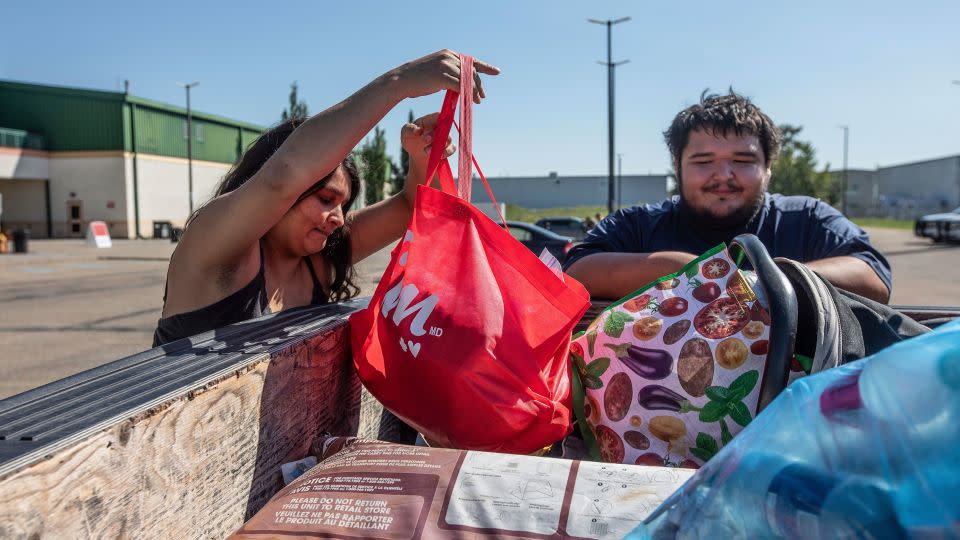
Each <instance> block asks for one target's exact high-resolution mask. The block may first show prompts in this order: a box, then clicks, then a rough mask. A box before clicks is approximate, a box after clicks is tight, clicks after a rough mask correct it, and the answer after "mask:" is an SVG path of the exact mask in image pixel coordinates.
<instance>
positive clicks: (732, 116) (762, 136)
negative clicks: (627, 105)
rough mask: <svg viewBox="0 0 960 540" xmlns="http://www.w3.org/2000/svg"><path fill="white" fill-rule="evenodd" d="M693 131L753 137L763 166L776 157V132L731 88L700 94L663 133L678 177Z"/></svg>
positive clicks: (778, 133) (775, 127)
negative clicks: (758, 141) (719, 92)
mask: <svg viewBox="0 0 960 540" xmlns="http://www.w3.org/2000/svg"><path fill="white" fill-rule="evenodd" d="M696 130H703V131H706V132H708V133H712V134H713V135H716V136H725V135H727V134H728V133H730V132H733V133H735V134H736V135H737V136H742V135H744V134H748V135H754V136H755V137H757V139H759V140H760V146H761V147H762V148H763V157H764V159H765V161H766V164H767V165H769V164H771V163H773V160H775V159H777V154H779V153H780V138H781V135H780V129H779V128H778V127H777V125H776V124H774V123H773V120H771V119H770V117H769V116H767V115H766V114H764V112H763V111H761V110H760V108H759V107H757V106H756V105H754V104H753V102H751V101H750V99H749V98H746V97H744V96H741V95H740V94H737V93H736V92H734V91H733V89H732V88H731V89H730V90H729V93H728V94H726V95H717V94H707V91H706V90H704V91H703V94H701V95H700V103H697V104H696V105H692V106H690V107H687V108H686V109H684V110H682V111H680V112H679V113H678V114H677V116H676V117H674V119H673V122H671V124H670V127H669V128H667V130H666V131H665V132H663V138H664V139H666V141H667V148H669V149H670V156H671V157H672V158H673V162H674V164H676V166H677V167H678V170H677V172H678V173H679V172H680V170H679V167H680V158H681V156H682V155H683V149H684V148H686V147H687V142H689V140H690V132H691V131H696Z"/></svg>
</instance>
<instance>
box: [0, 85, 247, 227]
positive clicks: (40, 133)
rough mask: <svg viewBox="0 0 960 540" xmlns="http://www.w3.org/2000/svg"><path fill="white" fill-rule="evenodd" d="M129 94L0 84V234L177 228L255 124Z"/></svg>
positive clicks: (210, 188) (237, 152) (207, 192)
mask: <svg viewBox="0 0 960 540" xmlns="http://www.w3.org/2000/svg"><path fill="white" fill-rule="evenodd" d="M192 126H193V129H192V131H193V152H192V154H193V159H192V163H193V167H192V170H193V179H192V183H193V189H192V192H191V189H190V186H189V184H190V180H189V175H188V167H187V163H188V160H187V140H188V137H187V111H186V109H184V108H181V107H176V106H173V105H167V104H165V103H159V102H156V101H151V100H147V99H143V98H140V97H136V96H133V95H130V94H128V93H125V92H105V91H99V90H84V89H77V88H64V87H57V86H47V85H37V84H25V83H21V82H13V81H3V80H0V195H2V200H0V204H2V214H0V226H2V227H3V230H10V229H18V228H28V229H30V231H31V235H32V236H33V237H34V238H53V237H57V238H62V237H81V236H83V235H84V233H85V232H86V224H87V223H89V222H90V221H104V222H106V223H107V225H108V226H109V228H110V234H111V236H113V237H114V238H137V237H147V238H149V237H152V236H153V232H154V225H155V224H156V223H164V222H169V223H170V224H171V225H172V226H176V227H181V226H183V224H184V223H185V221H186V219H187V217H188V216H189V214H190V207H191V198H192V204H193V207H194V208H197V207H199V206H200V205H202V204H203V203H204V202H205V201H207V200H208V199H209V198H210V196H211V194H212V193H213V189H214V187H215V186H216V184H217V182H218V181H219V180H220V178H221V177H222V176H223V175H224V173H226V172H227V170H229V169H230V166H231V165H232V164H233V163H234V162H235V161H236V160H237V158H238V157H239V156H240V155H241V153H242V152H243V150H244V149H245V148H246V147H247V145H249V144H250V143H251V142H252V141H254V140H255V139H256V138H257V137H258V136H259V135H260V134H261V133H262V132H263V130H264V128H263V127H261V126H258V125H254V124H250V123H246V122H240V121H237V120H231V119H228V118H222V117H219V116H215V115H212V114H206V113H202V112H193V113H192Z"/></svg>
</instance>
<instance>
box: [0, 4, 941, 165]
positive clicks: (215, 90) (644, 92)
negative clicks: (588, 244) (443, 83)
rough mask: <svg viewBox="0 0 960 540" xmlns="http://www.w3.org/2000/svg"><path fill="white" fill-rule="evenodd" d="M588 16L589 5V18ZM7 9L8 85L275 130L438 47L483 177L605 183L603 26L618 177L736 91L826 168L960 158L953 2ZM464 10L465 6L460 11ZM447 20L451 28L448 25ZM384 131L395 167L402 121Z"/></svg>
mask: <svg viewBox="0 0 960 540" xmlns="http://www.w3.org/2000/svg"><path fill="white" fill-rule="evenodd" d="M588 4H593V6H594V7H588ZM458 5H460V6H467V5H469V4H468V3H465V2H414V1H409V2H387V1H379V2H373V1H371V2H362V1H354V2H334V1H319V0H317V1H311V2H262V1H261V2H255V3H254V2H214V1H205V0H199V1H198V0H194V1H192V2H180V1H166V2H162V3H151V4H149V7H148V5H147V4H143V3H140V2H114V1H109V2H108V1H98V2H63V1H54V2H14V3H10V4H8V5H6V6H5V7H4V8H3V19H4V21H3V24H2V26H3V29H4V30H3V36H4V40H3V41H4V46H3V47H2V52H0V78H5V79H15V80H23V81H30V82H39V83H49V84H59V85H68V86H79V87H87V88H98V89H106V90H117V89H120V88H121V85H122V80H123V79H129V80H130V83H131V91H132V93H134V94H136V95H139V96H143V97H146V98H151V99H156V100H161V101H165V102H169V103H175V104H182V103H183V100H184V97H183V90H182V89H180V88H178V87H177V86H176V83H177V82H186V81H193V80H199V81H200V83H201V84H200V86H199V87H197V88H195V89H194V94H193V103H194V107H195V108H197V109H199V110H203V111H206V112H211V113H216V114H220V115H224V116H228V117H232V118H237V119H241V120H246V121H250V122H256V123H259V124H264V125H267V124H271V123H274V122H276V121H277V120H279V116H280V112H281V111H282V110H283V108H284V107H285V105H286V103H287V94H288V91H289V85H290V82H291V81H293V80H297V81H298V82H299V84H300V88H301V95H302V97H303V98H304V99H305V100H306V102H307V104H308V105H309V107H310V110H311V111H312V112H318V111H319V110H321V109H323V108H325V107H327V106H329V105H332V104H333V103H335V102H337V101H339V100H340V99H342V98H343V97H345V96H347V95H348V94H350V93H351V92H353V91H354V90H356V89H357V88H359V87H361V86H362V85H364V84H365V83H366V82H368V81H369V80H370V79H372V78H374V77H375V76H377V75H379V74H380V73H382V72H383V71H386V70H387V69H389V68H391V67H394V66H395V65H398V64H400V63H402V62H404V61H406V60H408V59H411V58H415V57H418V56H422V55H423V54H426V53H429V52H432V51H434V50H436V49H439V48H443V47H449V48H451V49H455V50H462V51H465V52H468V53H471V54H473V55H474V56H477V57H479V58H482V59H484V60H487V61H489V62H491V63H493V64H496V65H498V66H499V67H500V68H501V69H502V70H503V73H502V75H501V76H500V77H497V78H495V79H489V80H488V81H487V83H486V88H487V94H488V96H489V99H488V100H486V101H485V102H484V104H483V105H481V106H480V107H478V108H477V109H476V110H475V118H476V120H475V131H474V133H475V135H474V140H475V143H474V150H475V153H476V155H477V156H478V158H479V160H480V163H481V165H483V166H484V169H485V172H487V173H488V174H490V175H512V176H520V175H543V174H546V173H547V172H548V171H558V172H559V173H560V174H605V173H606V148H607V128H606V126H607V123H606V122H607V120H606V107H607V105H606V71H605V69H606V68H604V67H603V66H600V65H598V64H596V61H597V60H604V59H605V56H606V41H605V29H604V28H603V27H601V26H598V25H593V24H589V23H587V22H586V19H587V18H589V17H592V18H599V19H605V18H617V17H622V16H631V17H633V20H632V21H630V22H627V23H624V24H621V25H619V26H617V27H615V28H614V47H613V52H614V60H623V59H629V60H630V63H629V64H626V65H625V66H623V67H621V68H618V70H617V111H618V112H617V150H618V152H622V153H623V170H624V173H647V172H653V173H662V172H664V171H665V170H666V169H667V167H668V166H669V158H668V154H667V151H666V148H665V146H664V144H663V141H662V137H661V132H662V131H663V129H665V127H666V126H667V125H668V124H669V122H670V120H671V118H672V117H673V115H674V114H676V112H677V111H679V110H680V109H681V108H683V107H685V106H687V105H689V104H691V103H693V102H694V101H696V100H697V98H698V96H699V95H700V92H701V91H702V90H703V89H704V88H711V89H714V90H724V89H726V88H727V87H728V86H731V85H732V86H733V87H734V88H735V89H736V90H738V91H740V92H742V93H745V94H747V95H748V96H750V97H752V98H753V99H754V101H755V102H756V103H757V104H758V105H760V106H761V107H762V108H763V109H764V110H765V111H766V112H767V113H768V114H770V115H771V116H772V117H773V119H774V120H775V121H776V122H778V123H792V124H799V125H802V126H803V127H804V130H803V133H802V137H803V138H805V139H807V140H810V141H812V142H813V143H814V146H815V147H816V149H817V152H818V158H819V160H820V163H821V164H823V163H825V162H829V163H831V165H832V167H833V168H839V167H840V165H841V163H842V140H843V136H842V131H841V130H840V129H838V127H837V126H838V125H840V124H848V125H849V126H850V166H851V167H874V166H876V165H877V164H880V165H889V164H895V163H901V162H906V161H913V160H922V159H929V158H934V157H940V156H944V155H951V154H957V153H960V136H958V133H957V126H958V124H960V86H957V85H953V84H951V81H952V80H955V79H960V30H958V26H957V21H960V2H957V1H956V0H942V1H932V2H923V1H920V2H909V3H908V2H903V1H902V0H901V1H888V0H873V1H849V2H837V1H835V0H834V1H821V0H816V1H810V2H792V3H791V4H790V5H789V6H783V3H781V2H770V1H769V0H768V1H755V2H717V1H712V2H693V1H687V2H649V1H646V2H640V1H633V2H626V1H620V2H614V1H610V2H593V3H588V2H573V1H570V2H560V1H540V0H537V1H521V0H513V1H501V0H485V1H484V2H478V3H475V4H474V7H472V8H470V9H469V11H470V12H469V13H464V14H462V15H457V13H456V11H455V8H454V6H458ZM464 10H465V11H466V9H465V8H464ZM442 11H444V12H446V13H442ZM440 101H441V97H440V96H439V95H435V96H431V97H427V98H421V99H418V100H415V101H407V102H404V103H401V104H400V106H399V107H398V108H397V109H395V110H394V111H393V112H392V113H391V114H389V115H388V116H387V117H386V118H385V119H384V121H383V122H382V123H381V126H383V127H384V128H386V129H387V132H388V136H389V139H388V143H389V151H390V152H391V153H393V154H396V153H397V152H398V144H399V136H398V133H399V128H400V125H401V124H402V123H403V121H404V120H405V119H406V115H407V111H408V110H410V109H413V110H414V111H415V113H417V114H418V115H420V114H424V113H427V112H430V111H433V110H436V109H438V108H439V105H440Z"/></svg>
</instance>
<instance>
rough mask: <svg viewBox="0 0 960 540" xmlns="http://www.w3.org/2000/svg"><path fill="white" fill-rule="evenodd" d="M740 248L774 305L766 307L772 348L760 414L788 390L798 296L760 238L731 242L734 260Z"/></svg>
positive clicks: (745, 236)
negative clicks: (781, 393)
mask: <svg viewBox="0 0 960 540" xmlns="http://www.w3.org/2000/svg"><path fill="white" fill-rule="evenodd" d="M738 249H739V250H740V251H741V252H742V253H743V254H744V255H745V256H746V258H747V260H748V261H749V262H750V264H751V265H752V266H753V270H754V271H755V272H756V274H757V280H758V283H757V284H758V286H759V287H760V288H761V293H762V295H763V298H764V299H765V300H766V301H767V303H769V304H770V305H769V306H764V307H766V308H767V311H768V312H769V313H770V347H769V349H768V351H767V366H766V369H765V370H764V372H763V381H762V382H761V384H760V398H759V400H758V401H757V412H760V411H762V410H763V409H764V408H765V407H766V406H767V405H769V404H770V402H771V401H773V400H774V398H776V397H777V396H778V395H779V394H780V392H782V391H783V389H784V388H786V387H787V378H788V376H789V374H790V360H791V358H792V357H793V347H794V342H795V341H796V338H797V295H796V292H795V291H794V290H793V286H792V285H791V284H790V281H789V280H788V279H787V276H786V275H784V273H783V272H781V271H780V269H779V268H777V265H776V263H774V262H773V259H772V258H771V257H770V254H769V253H767V248H766V247H764V245H763V244H762V243H761V242H760V239H759V238H757V237H756V236H754V235H752V234H741V235H739V236H737V237H736V238H734V239H733V241H732V242H731V243H730V255H731V256H732V257H733V258H734V260H736V259H738V258H739V257H738V255H737V250H738ZM761 305H762V304H761Z"/></svg>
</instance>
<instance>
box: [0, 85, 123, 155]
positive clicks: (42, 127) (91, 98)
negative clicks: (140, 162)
mask: <svg viewBox="0 0 960 540" xmlns="http://www.w3.org/2000/svg"><path fill="white" fill-rule="evenodd" d="M118 96H122V94H112V93H110V92H95V91H77V90H70V89H57V88H51V87H43V86H39V85H28V84H19V83H7V82H3V81H0V126H3V127H8V128H14V129H22V130H26V131H30V132H32V133H37V134H39V135H42V136H43V137H44V139H45V140H46V146H47V150H51V151H54V152H64V151H84V150H87V151H90V150H122V149H123V122H122V118H121V115H120V111H121V106H122V100H121V99H119V98H118Z"/></svg>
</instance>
